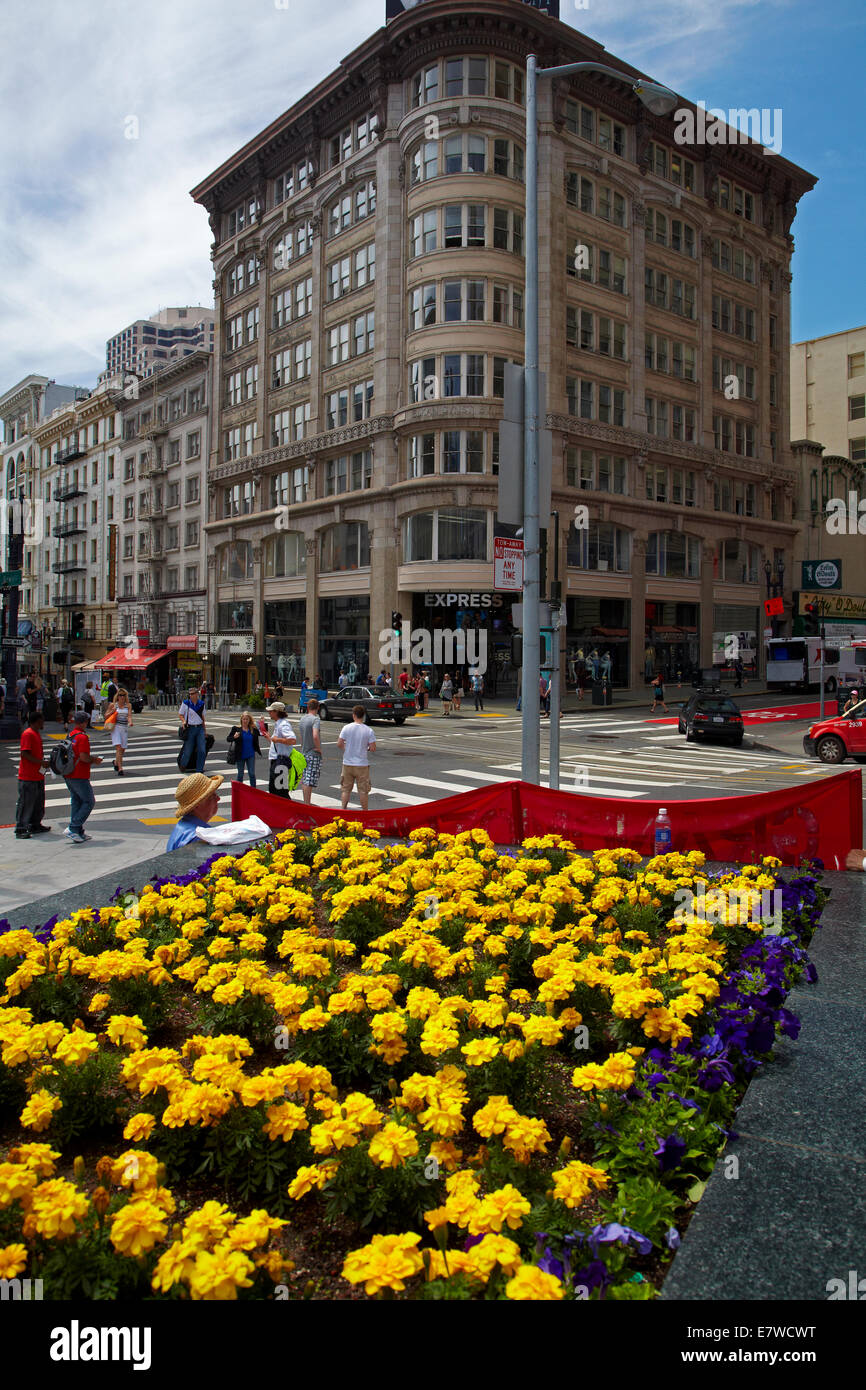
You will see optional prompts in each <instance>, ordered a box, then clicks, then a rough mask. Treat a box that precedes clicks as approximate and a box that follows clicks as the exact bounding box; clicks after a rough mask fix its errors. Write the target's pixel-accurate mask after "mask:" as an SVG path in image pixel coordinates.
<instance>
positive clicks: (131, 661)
mask: <svg viewBox="0 0 866 1390" xmlns="http://www.w3.org/2000/svg"><path fill="white" fill-rule="evenodd" d="M133 652H134V653H135V655H132V653H133ZM168 655H169V650H168V647H163V648H161V649H160V650H159V651H152V650H149V649H147V648H145V649H144V650H143V651H142V650H140V649H139V648H137V647H132V648H128V647H115V648H114V651H113V652H106V654H105V656H103V657H101V658H100V659H99V661H96V662H94V665H95V666H98V667H99V668H100V670H103V671H105V670H111V669H112V668H114V667H117V668H118V669H120V667H123V669H124V670H125V671H146V670H147V668H148V666H152V665H153V663H154V662H155V661H159V660H160V658H161V657H163V656H168Z"/></svg>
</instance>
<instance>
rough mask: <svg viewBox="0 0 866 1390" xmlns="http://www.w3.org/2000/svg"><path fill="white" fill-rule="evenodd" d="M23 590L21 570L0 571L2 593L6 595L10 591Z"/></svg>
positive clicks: (0, 589)
mask: <svg viewBox="0 0 866 1390" xmlns="http://www.w3.org/2000/svg"><path fill="white" fill-rule="evenodd" d="M20 588H21V571H20V570H0V591H2V592H3V593H4V594H5V593H7V592H8V591H9V590H10V589H20Z"/></svg>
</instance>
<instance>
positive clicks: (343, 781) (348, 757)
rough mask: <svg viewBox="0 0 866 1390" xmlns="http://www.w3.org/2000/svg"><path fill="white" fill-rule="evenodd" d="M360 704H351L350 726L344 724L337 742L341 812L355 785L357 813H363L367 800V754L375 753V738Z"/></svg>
mask: <svg viewBox="0 0 866 1390" xmlns="http://www.w3.org/2000/svg"><path fill="white" fill-rule="evenodd" d="M365 718H366V716H365V713H364V706H363V705H355V706H354V708H353V710H352V723H351V724H344V725H343V727H342V729H341V730H340V737H339V738H338V739H337V747H338V748H339V749H341V751H342V754H343V775H342V777H341V778H340V800H341V802H342V806H343V810H344V811H345V809H346V807H347V806H348V804H349V797H350V796H351V795H352V788H353V787H354V786H357V788H358V797H359V799H360V802H361V810H362V811H366V810H367V807H368V802H369V800H370V758H369V754H370V753H375V751H376V735H375V734H374V733H373V730H372V729H371V728H370V726H369V724H367V723H365Z"/></svg>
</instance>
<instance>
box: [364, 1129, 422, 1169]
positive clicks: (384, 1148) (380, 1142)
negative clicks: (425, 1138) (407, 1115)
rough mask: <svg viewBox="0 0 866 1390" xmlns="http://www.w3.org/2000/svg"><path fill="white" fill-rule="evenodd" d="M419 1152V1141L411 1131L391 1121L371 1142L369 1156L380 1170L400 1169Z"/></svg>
mask: <svg viewBox="0 0 866 1390" xmlns="http://www.w3.org/2000/svg"><path fill="white" fill-rule="evenodd" d="M417 1152H418V1140H417V1139H416V1138H415V1135H414V1134H413V1133H412V1131H411V1129H406V1128H405V1126H404V1125H398V1124H395V1123H394V1122H393V1121H389V1123H388V1124H386V1125H385V1127H384V1129H382V1130H380V1131H379V1133H378V1134H374V1135H373V1138H372V1139H371V1140H370V1149H369V1154H370V1158H371V1160H372V1161H373V1163H375V1164H376V1166H377V1167H378V1168H399V1167H400V1166H401V1165H402V1163H403V1162H404V1161H405V1160H406V1159H407V1158H412V1157H413V1155H415V1154H417Z"/></svg>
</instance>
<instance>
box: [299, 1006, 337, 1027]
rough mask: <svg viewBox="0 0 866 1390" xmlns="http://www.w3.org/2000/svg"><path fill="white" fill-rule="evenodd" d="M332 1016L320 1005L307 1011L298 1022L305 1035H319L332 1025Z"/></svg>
mask: <svg viewBox="0 0 866 1390" xmlns="http://www.w3.org/2000/svg"><path fill="white" fill-rule="evenodd" d="M330 1021H331V1015H330V1014H329V1013H327V1012H326V1011H325V1010H324V1009H322V1008H321V1007H320V1006H319V1005H318V1004H316V1006H315V1008H312V1009H306V1010H305V1011H304V1012H303V1013H302V1014H301V1017H300V1019H299V1020H298V1022H299V1025H300V1028H301V1031H302V1032H304V1033H317V1032H318V1031H319V1029H321V1028H324V1027H325V1025H326V1024H328V1023H330Z"/></svg>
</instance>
